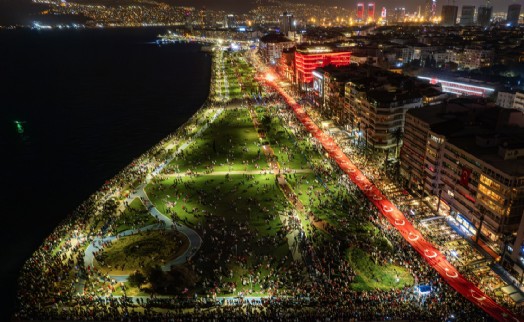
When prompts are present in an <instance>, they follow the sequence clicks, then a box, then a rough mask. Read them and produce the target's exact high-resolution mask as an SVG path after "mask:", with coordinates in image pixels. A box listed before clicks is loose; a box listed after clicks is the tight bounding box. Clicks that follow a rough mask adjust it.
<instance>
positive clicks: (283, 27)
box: [280, 12, 295, 37]
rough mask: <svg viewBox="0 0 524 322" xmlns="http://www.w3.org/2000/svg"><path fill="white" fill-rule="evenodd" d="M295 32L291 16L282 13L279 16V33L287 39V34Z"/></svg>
mask: <svg viewBox="0 0 524 322" xmlns="http://www.w3.org/2000/svg"><path fill="white" fill-rule="evenodd" d="M292 31H295V25H294V23H293V14H292V13H289V12H284V13H283V14H282V15H281V16H280V32H281V33H283V34H284V36H286V37H288V36H289V33H290V32H292Z"/></svg>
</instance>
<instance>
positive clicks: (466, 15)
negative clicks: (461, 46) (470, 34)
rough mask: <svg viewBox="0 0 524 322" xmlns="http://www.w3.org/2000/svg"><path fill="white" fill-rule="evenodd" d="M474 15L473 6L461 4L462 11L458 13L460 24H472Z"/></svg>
mask: <svg viewBox="0 0 524 322" xmlns="http://www.w3.org/2000/svg"><path fill="white" fill-rule="evenodd" d="M474 16H475V6H462V12H461V14H460V25H461V26H472V25H473V17H474Z"/></svg>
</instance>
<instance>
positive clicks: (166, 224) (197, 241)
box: [75, 108, 224, 294]
mask: <svg viewBox="0 0 524 322" xmlns="http://www.w3.org/2000/svg"><path fill="white" fill-rule="evenodd" d="M223 111H224V109H223V108H218V109H217V111H216V112H215V114H214V115H213V116H212V117H211V118H210V119H209V121H208V122H207V123H206V124H204V125H202V126H201V127H200V128H199V130H198V131H197V132H196V133H195V134H194V135H193V136H192V137H191V138H189V139H188V140H187V141H186V142H184V144H182V145H181V146H180V147H179V148H178V149H177V151H176V152H175V153H173V155H172V156H171V157H170V158H168V159H167V160H165V161H164V162H162V163H161V164H160V165H159V166H157V167H156V168H155V169H154V170H153V171H152V173H151V174H149V175H148V176H147V177H146V180H145V182H144V183H142V184H141V185H140V186H138V187H137V188H136V190H135V191H134V192H132V193H131V194H130V195H129V196H128V197H127V199H126V201H127V202H128V203H131V202H132V201H133V200H134V199H135V198H139V199H140V201H141V202H142V204H143V205H144V207H146V209H148V211H149V213H150V214H151V216H153V217H155V218H156V219H157V220H159V221H160V222H162V224H154V225H149V226H145V227H141V228H138V229H129V230H126V231H123V232H121V233H119V234H117V235H114V236H107V237H96V238H94V239H93V241H92V242H91V243H90V244H89V245H88V246H87V248H86V250H85V252H84V267H85V268H86V269H88V270H89V269H93V268H94V260H95V256H94V253H95V252H96V251H98V250H100V249H101V245H102V244H103V243H104V242H109V241H113V240H115V239H117V236H118V238H120V237H125V236H130V235H133V234H137V233H138V232H141V231H148V230H155V229H176V230H177V231H179V232H180V233H182V234H184V235H185V236H186V237H187V238H188V240H189V246H188V248H187V249H186V250H185V252H184V253H183V254H182V255H180V256H178V257H176V258H174V259H172V260H171V261H169V262H167V263H166V264H164V265H162V270H163V271H169V270H171V267H172V266H174V265H181V264H183V263H185V262H186V261H188V260H189V259H190V258H191V257H193V256H194V255H195V253H196V252H197V251H198V250H199V249H200V247H201V245H202V238H201V237H200V236H199V235H198V233H197V232H196V231H194V230H193V229H191V228H189V227H187V226H185V225H183V224H179V223H174V222H173V221H172V220H171V219H170V218H168V217H167V216H165V215H164V214H162V213H161V212H160V211H159V210H158V209H157V208H156V207H155V206H154V205H153V203H152V202H151V200H150V199H149V197H148V196H147V194H146V192H145V190H144V189H145V187H146V186H147V184H148V183H149V182H151V180H152V179H153V178H154V177H155V176H157V175H159V174H160V173H161V172H162V170H163V169H164V168H165V167H166V166H167V165H168V164H169V163H170V162H172V161H173V160H174V159H175V158H176V157H177V156H178V154H180V153H181V152H182V151H183V150H185V149H186V148H187V147H188V146H189V145H190V144H191V143H192V142H193V141H194V139H195V138H198V137H200V136H201V135H202V133H203V132H204V131H205V130H207V128H208V127H209V125H210V124H211V123H213V122H214V121H215V120H216V119H217V118H218V117H219V116H220V114H222V112H223ZM110 276H111V277H112V278H114V279H115V280H117V281H119V282H123V281H126V280H127V278H128V277H129V275H110ZM84 286H85V280H83V279H80V280H79V281H78V282H77V283H76V285H75V290H76V293H77V294H83V292H84Z"/></svg>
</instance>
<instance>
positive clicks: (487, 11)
mask: <svg viewBox="0 0 524 322" xmlns="http://www.w3.org/2000/svg"><path fill="white" fill-rule="evenodd" d="M492 12H493V7H489V6H482V7H479V10H478V13H477V24H478V25H479V26H482V27H487V26H489V24H490V23H491V14H492Z"/></svg>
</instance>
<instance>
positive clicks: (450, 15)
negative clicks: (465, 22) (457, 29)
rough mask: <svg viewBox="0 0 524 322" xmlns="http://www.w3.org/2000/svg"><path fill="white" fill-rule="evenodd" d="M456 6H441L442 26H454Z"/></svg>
mask: <svg viewBox="0 0 524 322" xmlns="http://www.w3.org/2000/svg"><path fill="white" fill-rule="evenodd" d="M457 13H458V7H457V6H449V5H445V6H442V22H441V25H443V26H454V25H455V24H456V23H457Z"/></svg>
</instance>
